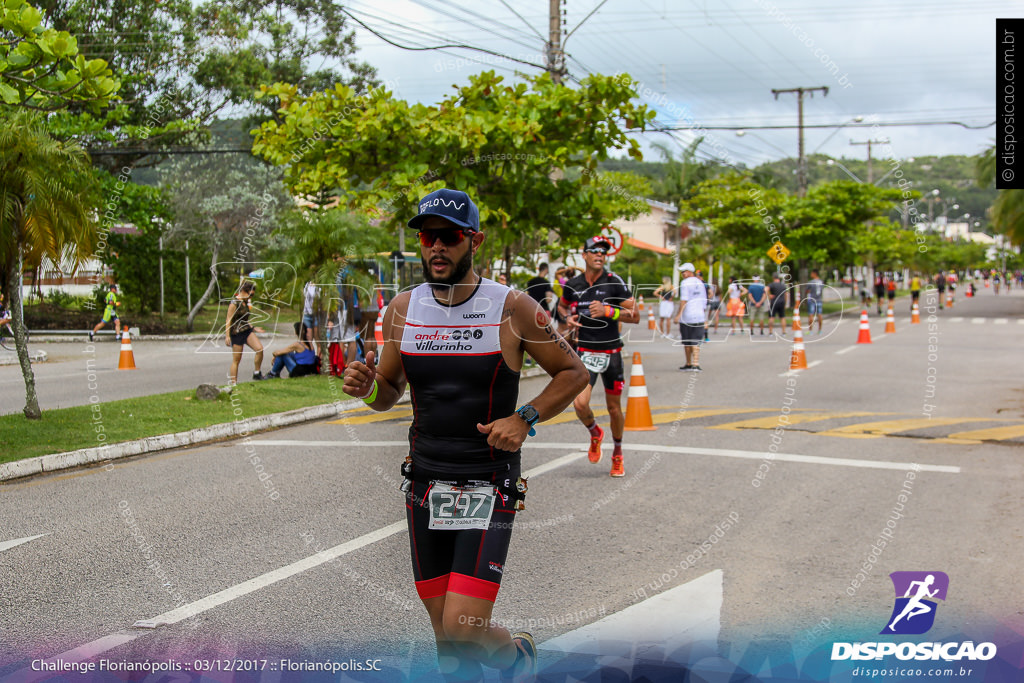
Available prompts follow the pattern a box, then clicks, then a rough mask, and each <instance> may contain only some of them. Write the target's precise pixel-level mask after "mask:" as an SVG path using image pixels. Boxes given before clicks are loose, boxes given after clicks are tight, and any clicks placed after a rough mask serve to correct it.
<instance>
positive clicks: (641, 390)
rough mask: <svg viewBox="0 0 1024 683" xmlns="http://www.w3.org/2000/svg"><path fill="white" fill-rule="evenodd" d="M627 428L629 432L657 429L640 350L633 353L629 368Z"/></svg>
mask: <svg viewBox="0 0 1024 683" xmlns="http://www.w3.org/2000/svg"><path fill="white" fill-rule="evenodd" d="M625 428H626V431H627V432H652V431H654V430H655V429H657V427H655V426H654V420H653V419H652V418H651V402H650V400H649V399H648V398H647V382H646V381H645V380H644V366H643V363H642V362H641V361H640V352H639V351H635V352H634V353H633V364H632V367H631V368H630V370H629V395H628V398H627V400H626V427H625Z"/></svg>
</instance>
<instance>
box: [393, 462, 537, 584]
mask: <svg viewBox="0 0 1024 683" xmlns="http://www.w3.org/2000/svg"><path fill="white" fill-rule="evenodd" d="M518 478H519V468H518V466H514V467H513V469H512V470H511V471H508V472H502V473H501V474H500V479H498V480H495V482H494V483H495V484H496V486H497V490H498V493H497V499H496V500H495V503H494V512H493V514H492V515H491V522H490V526H489V528H487V529H486V530H484V529H459V530H455V531H450V530H445V529H430V528H429V525H430V508H429V507H427V506H426V505H424V504H423V503H424V500H425V499H426V496H427V495H428V490H429V488H430V486H431V485H430V484H429V483H426V482H420V481H414V482H412V488H411V489H410V491H409V493H408V494H406V500H405V508H406V520H407V522H408V525H409V546H410V550H411V551H412V571H413V577H414V578H415V580H416V592H417V593H419V596H420V599H421V600H426V599H427V598H436V597H440V596H442V595H445V594H446V593H448V592H451V593H458V594H459V595H468V596H469V597H471V598H481V599H483V600H489V601H491V602H494V600H495V598H496V597H497V595H498V588H499V586H500V585H501V575H502V573H503V572H504V570H505V558H506V556H507V555H508V544H509V541H510V540H511V538H512V524H513V523H514V522H515V517H516V513H515V503H516V501H515V498H514V497H513V496H512V495H511V491H512V489H513V488H514V487H515V485H516V480H517V479H518ZM506 481H507V482H508V485H506Z"/></svg>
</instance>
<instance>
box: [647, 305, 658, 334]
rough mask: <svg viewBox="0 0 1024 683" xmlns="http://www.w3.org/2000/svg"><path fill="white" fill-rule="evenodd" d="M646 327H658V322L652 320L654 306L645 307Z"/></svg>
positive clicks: (650, 328)
mask: <svg viewBox="0 0 1024 683" xmlns="http://www.w3.org/2000/svg"><path fill="white" fill-rule="evenodd" d="M647 329H649V330H656V329H658V323H657V322H655V320H654V307H653V306H652V307H651V308H648V309H647Z"/></svg>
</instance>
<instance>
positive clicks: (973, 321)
mask: <svg viewBox="0 0 1024 683" xmlns="http://www.w3.org/2000/svg"><path fill="white" fill-rule="evenodd" d="M971 324H972V325H984V324H985V319H984V318H971Z"/></svg>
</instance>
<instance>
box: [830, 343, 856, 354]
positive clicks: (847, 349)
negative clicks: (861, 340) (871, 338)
mask: <svg viewBox="0 0 1024 683" xmlns="http://www.w3.org/2000/svg"><path fill="white" fill-rule="evenodd" d="M858 346H859V344H854V345H853V346H847V347H846V348H845V349H839V350H838V351H836V355H837V356H841V355H843V354H844V353H849V352H850V351H853V350H854V349H855V348H857V347H858Z"/></svg>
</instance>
